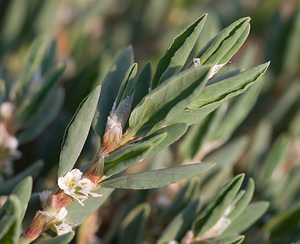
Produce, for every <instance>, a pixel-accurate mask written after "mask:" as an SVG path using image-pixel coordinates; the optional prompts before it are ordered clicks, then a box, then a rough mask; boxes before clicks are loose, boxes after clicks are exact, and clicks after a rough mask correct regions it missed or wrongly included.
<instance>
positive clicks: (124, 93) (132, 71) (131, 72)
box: [116, 63, 137, 107]
mask: <svg viewBox="0 0 300 244" xmlns="http://www.w3.org/2000/svg"><path fill="white" fill-rule="evenodd" d="M136 72H137V63H134V64H132V65H131V66H130V67H129V69H128V71H127V73H126V75H125V77H124V80H123V81H122V83H121V86H120V89H119V93H118V96H117V98H116V107H117V106H118V105H119V104H120V102H121V101H123V100H124V99H125V98H126V97H128V96H131V94H132V92H133V88H134V78H135V76H136Z"/></svg>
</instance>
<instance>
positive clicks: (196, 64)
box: [193, 58, 200, 67]
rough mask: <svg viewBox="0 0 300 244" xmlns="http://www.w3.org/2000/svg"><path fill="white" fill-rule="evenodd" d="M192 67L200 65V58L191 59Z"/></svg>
mask: <svg viewBox="0 0 300 244" xmlns="http://www.w3.org/2000/svg"><path fill="white" fill-rule="evenodd" d="M193 63H194V67H198V66H199V65H200V58H193Z"/></svg>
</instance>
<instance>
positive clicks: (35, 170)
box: [0, 160, 44, 195]
mask: <svg viewBox="0 0 300 244" xmlns="http://www.w3.org/2000/svg"><path fill="white" fill-rule="evenodd" d="M43 165H44V163H43V161H41V160H38V161H37V162H35V163H34V164H32V165H31V166H30V167H28V168H27V169H25V170H23V171H22V172H20V173H19V174H17V175H15V176H14V177H12V178H10V179H9V180H7V181H6V182H5V183H4V184H2V185H1V186H0V194H1V195H8V194H10V193H11V191H12V190H13V189H14V188H15V186H16V185H17V184H19V183H20V182H21V181H22V180H24V179H25V178H26V177H28V176H32V178H35V177H37V176H38V175H39V173H40V171H41V169H42V168H43Z"/></svg>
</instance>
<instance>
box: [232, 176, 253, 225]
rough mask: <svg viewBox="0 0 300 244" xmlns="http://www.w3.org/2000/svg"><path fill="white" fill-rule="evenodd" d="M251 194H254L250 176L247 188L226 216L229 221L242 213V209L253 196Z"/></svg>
mask: <svg viewBox="0 0 300 244" xmlns="http://www.w3.org/2000/svg"><path fill="white" fill-rule="evenodd" d="M253 194H254V180H253V179H252V178H250V179H249V181H248V184H247V188H246V190H245V194H244V195H243V196H242V198H241V199H240V200H239V201H238V202H237V203H236V204H235V206H234V208H233V210H231V212H230V214H229V215H228V217H229V219H230V220H231V221H234V220H235V219H236V218H238V217H239V216H240V214H242V213H243V211H244V210H245V209H246V208H247V206H248V205H249V203H250V201H251V199H252V197H253Z"/></svg>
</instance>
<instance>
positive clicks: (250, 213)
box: [222, 201, 269, 237]
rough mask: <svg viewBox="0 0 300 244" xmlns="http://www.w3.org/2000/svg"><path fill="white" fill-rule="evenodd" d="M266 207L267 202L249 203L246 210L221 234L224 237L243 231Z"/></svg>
mask: <svg viewBox="0 0 300 244" xmlns="http://www.w3.org/2000/svg"><path fill="white" fill-rule="evenodd" d="M268 207H269V203H268V202H263V201H262V202H255V203H251V204H250V205H249V206H248V207H247V208H246V210H245V211H244V212H243V213H242V214H241V215H240V216H239V217H238V218H237V219H235V221H233V222H232V223H231V224H230V226H229V227H228V228H227V229H226V230H225V231H224V232H223V234H222V236H224V237H226V236H231V235H236V234H239V233H242V232H244V231H245V230H246V229H248V228H249V227H250V226H251V225H253V224H254V223H255V222H256V221H257V220H258V219H259V218H260V217H261V216H262V215H263V214H264V213H265V212H266V210H267V209H268Z"/></svg>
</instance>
